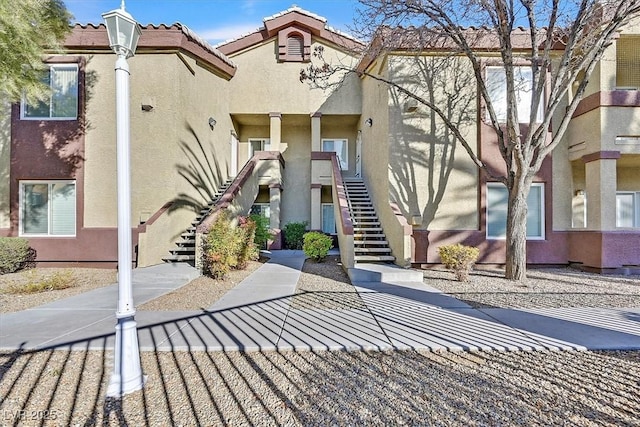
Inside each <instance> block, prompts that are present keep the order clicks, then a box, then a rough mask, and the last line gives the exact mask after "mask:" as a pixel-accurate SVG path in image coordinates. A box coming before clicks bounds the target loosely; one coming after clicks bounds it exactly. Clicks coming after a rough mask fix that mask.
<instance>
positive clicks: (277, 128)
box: [269, 113, 282, 151]
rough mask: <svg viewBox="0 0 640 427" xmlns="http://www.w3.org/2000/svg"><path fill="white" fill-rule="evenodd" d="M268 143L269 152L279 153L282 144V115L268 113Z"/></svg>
mask: <svg viewBox="0 0 640 427" xmlns="http://www.w3.org/2000/svg"><path fill="white" fill-rule="evenodd" d="M269 140H270V141H269V142H270V144H271V151H280V142H282V114H280V113H269Z"/></svg>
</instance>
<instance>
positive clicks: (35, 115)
mask: <svg viewBox="0 0 640 427" xmlns="http://www.w3.org/2000/svg"><path fill="white" fill-rule="evenodd" d="M42 81H43V82H44V83H45V84H46V85H47V86H49V88H50V89H51V93H50V94H49V97H48V99H45V100H43V101H40V102H37V103H35V104H29V103H28V102H27V101H26V100H23V101H22V106H21V107H22V108H21V115H22V118H23V119H27V120H29V119H33V120H42V119H49V120H72V119H76V118H77V117H78V65H76V64H55V65H50V66H49V69H48V70H46V71H45V73H44V75H43V76H42Z"/></svg>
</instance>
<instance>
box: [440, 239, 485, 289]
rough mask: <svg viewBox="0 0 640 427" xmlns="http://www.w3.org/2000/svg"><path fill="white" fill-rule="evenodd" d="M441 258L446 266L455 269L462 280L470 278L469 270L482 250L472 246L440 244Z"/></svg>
mask: <svg viewBox="0 0 640 427" xmlns="http://www.w3.org/2000/svg"><path fill="white" fill-rule="evenodd" d="M438 253H439V254H440V259H441V260H442V263H443V264H444V266H445V267H446V268H447V269H449V270H453V272H454V274H455V275H456V279H457V280H458V281H460V282H467V281H468V280H469V272H470V271H471V269H472V268H473V264H474V263H475V262H476V260H477V259H478V256H479V255H480V250H479V249H478V248H474V247H471V246H465V245H461V244H460V243H456V244H455V245H446V246H440V247H439V248H438Z"/></svg>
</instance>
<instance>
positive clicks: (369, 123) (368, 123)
mask: <svg viewBox="0 0 640 427" xmlns="http://www.w3.org/2000/svg"><path fill="white" fill-rule="evenodd" d="M364 123H365V124H366V125H367V126H369V127H371V126H373V119H372V118H371V117H369V118H368V119H367V120H365V121H364Z"/></svg>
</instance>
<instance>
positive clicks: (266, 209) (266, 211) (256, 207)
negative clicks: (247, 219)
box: [249, 203, 271, 218]
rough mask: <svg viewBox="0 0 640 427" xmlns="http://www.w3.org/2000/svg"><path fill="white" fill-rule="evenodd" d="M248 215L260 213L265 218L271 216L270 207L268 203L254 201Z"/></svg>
mask: <svg viewBox="0 0 640 427" xmlns="http://www.w3.org/2000/svg"><path fill="white" fill-rule="evenodd" d="M249 214H250V215H261V216H263V217H265V218H269V217H270V216H271V207H270V205H269V203H255V204H253V206H251V211H250V212H249Z"/></svg>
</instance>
